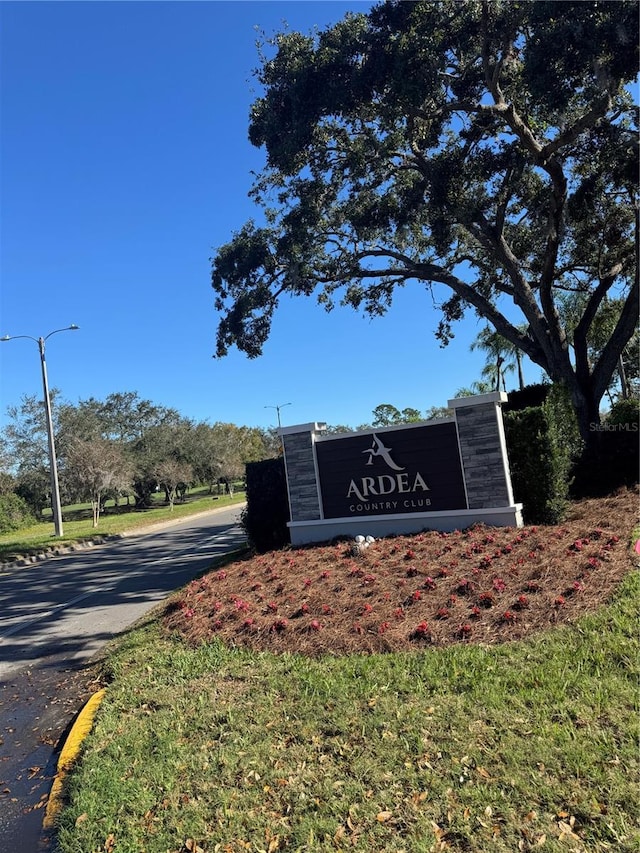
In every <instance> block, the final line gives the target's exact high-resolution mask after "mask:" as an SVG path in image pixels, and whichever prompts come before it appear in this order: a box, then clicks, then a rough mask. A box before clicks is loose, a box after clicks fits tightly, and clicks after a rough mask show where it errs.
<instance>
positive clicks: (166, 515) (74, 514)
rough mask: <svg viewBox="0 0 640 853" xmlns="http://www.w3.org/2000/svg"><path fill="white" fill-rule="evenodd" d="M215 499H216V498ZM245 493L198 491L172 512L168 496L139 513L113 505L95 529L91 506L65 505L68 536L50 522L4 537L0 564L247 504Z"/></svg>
mask: <svg viewBox="0 0 640 853" xmlns="http://www.w3.org/2000/svg"><path fill="white" fill-rule="evenodd" d="M214 498H215V499H214ZM244 499H245V496H244V492H236V493H235V494H234V495H233V497H229V496H228V495H220V496H219V497H218V496H212V495H210V494H209V492H208V489H206V488H202V489H195V490H193V492H191V493H190V494H189V496H188V499H187V500H186V501H185V502H184V503H175V504H174V506H173V510H171V509H170V508H169V507H168V506H166V505H165V503H164V496H163V495H157V496H155V503H154V506H152V507H151V508H149V509H145V510H135V509H134V507H133V506H131V507H126V506H121V507H120V509H119V511H118V512H116V511H115V509H114V507H113V505H112V504H109V505H108V507H107V512H106V513H104V514H102V515H101V516H100V520H99V524H98V527H93V523H92V518H91V507H90V506H88V505H87V504H76V505H74V506H65V507H63V510H62V515H63V521H64V523H63V530H64V536H63V537H57V536H55V534H54V531H53V523H52V522H51V521H49V520H46V521H43V522H40V523H38V524H34V525H32V526H31V527H27V528H23V529H22V530H18V531H13V532H11V533H4V534H2V535H0V563H1V562H3V561H9V560H10V559H12V558H13V557H19V556H22V555H28V554H34V553H38V552H40V551H43V550H45V549H47V548H54V547H56V546H63V545H70V544H71V543H73V542H82V541H83V540H87V539H95V538H96V537H100V536H113V535H118V534H120V533H123V532H125V531H129V530H135V529H138V528H143V527H146V526H149V525H151V524H156V523H157V522H159V521H170V520H177V519H180V518H185V517H187V516H189V515H194V514H196V513H199V512H206V511H207V510H211V509H218V508H220V507H224V506H228V505H230V504H233V503H238V502H241V501H244Z"/></svg>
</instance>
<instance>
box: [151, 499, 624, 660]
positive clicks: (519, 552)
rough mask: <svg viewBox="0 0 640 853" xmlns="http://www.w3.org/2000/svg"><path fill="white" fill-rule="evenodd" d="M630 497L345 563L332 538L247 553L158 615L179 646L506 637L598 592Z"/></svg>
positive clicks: (385, 645) (344, 550)
mask: <svg viewBox="0 0 640 853" xmlns="http://www.w3.org/2000/svg"><path fill="white" fill-rule="evenodd" d="M637 506H638V499H637V494H636V493H635V492H633V491H632V490H629V491H628V492H626V493H625V492H621V493H619V494H617V495H615V496H611V497H609V498H604V499H602V498H600V499H598V500H593V501H583V502H581V503H580V504H578V505H575V509H574V507H573V506H572V507H570V512H569V515H568V518H567V520H566V521H565V522H564V523H563V524H562V525H557V526H550V527H538V528H533V527H524V528H520V529H518V530H514V529H512V528H488V527H483V526H481V525H475V526H474V527H473V528H472V529H470V530H467V531H451V532H448V533H446V534H445V533H440V532H435V531H434V532H429V531H425V532H423V533H421V534H418V535H416V536H395V537H393V536H392V537H387V538H380V539H376V540H375V541H374V542H372V543H371V544H370V546H369V547H368V548H367V549H366V550H365V551H364V553H363V554H362V555H360V556H359V557H358V558H357V561H356V560H354V558H353V555H352V553H351V551H350V549H349V548H348V547H347V546H345V544H344V542H341V543H336V544H330V545H317V546H306V547H304V548H299V549H295V550H293V549H283V550H281V551H276V552H268V553H265V554H259V555H258V554H256V555H251V554H248V555H247V556H246V557H244V558H235V559H234V561H230V562H229V563H228V564H227V565H225V567H224V568H222V569H217V570H216V569H214V570H212V571H211V572H209V573H208V574H206V575H204V576H203V577H202V578H199V579H197V580H195V581H193V582H191V583H189V584H187V586H186V587H185V588H184V589H183V590H182V591H180V592H179V593H176V595H175V596H174V597H173V598H172V599H171V600H170V601H169V603H168V604H167V606H166V610H165V616H164V619H163V624H164V626H165V628H166V630H167V631H170V632H174V633H178V634H180V635H181V636H182V637H184V639H185V640H186V641H187V642H189V643H194V644H195V643H198V642H202V641H207V640H210V639H211V638H212V637H213V636H216V637H219V638H220V639H222V640H223V641H224V640H228V641H229V642H231V643H236V644H237V643H242V644H246V645H248V646H251V647H255V648H259V649H262V648H265V649H269V648H270V647H272V648H273V649H274V650H277V651H283V650H288V651H291V652H296V653H297V652H300V653H303V654H310V655H314V654H324V653H330V654H346V653H360V652H375V651H389V650H402V649H410V648H413V649H415V648H416V640H418V639H422V640H423V641H424V639H428V641H429V643H430V644H433V645H435V646H445V645H447V644H449V643H454V642H460V640H461V639H463V638H464V639H465V641H467V642H479V643H483V644H490V643H500V642H503V641H507V640H508V641H512V640H514V639H518V638H520V637H523V636H525V635H526V634H528V633H529V632H531V631H544V630H548V629H549V626H550V625H555V624H558V623H562V622H565V621H567V620H573V619H575V618H578V617H579V616H580V615H581V614H582V613H586V612H589V611H590V610H591V609H593V608H594V607H597V606H598V605H599V604H601V603H604V602H605V601H607V600H609V599H610V597H611V595H612V594H613V592H614V591H615V589H616V587H617V585H618V584H619V583H620V581H621V579H622V578H623V577H624V575H625V574H626V573H628V572H629V571H631V570H632V569H633V560H632V557H633V555H632V552H631V549H630V548H629V547H628V545H627V543H628V541H629V533H630V531H631V530H632V529H633V528H634V526H635V525H636V524H637ZM577 543H579V544H577ZM540 546H542V547H540ZM347 554H348V556H347ZM487 558H490V559H487ZM498 567H499V570H498ZM414 572H415V574H414ZM412 577H415V578H416V579H417V580H416V581H413V582H412V581H411V578H412ZM214 591H215V595H214ZM301 593H303V595H301ZM365 605H367V606H365ZM525 613H526V618H525ZM438 614H440V615H439V616H438ZM505 614H512V616H513V618H510V617H506V618H505ZM314 620H315V621H316V622H317V623H318V625H320V626H321V628H316V627H314V625H313V623H314ZM423 623H424V625H425V626H426V628H425V629H424V631H422V632H421V631H417V629H416V627H415V626H420V625H422V624H423ZM410 625H413V626H414V627H413V628H411V627H410ZM465 625H467V626H469V627H472V629H473V632H472V634H468V632H467V631H464V632H462V628H463V626H465Z"/></svg>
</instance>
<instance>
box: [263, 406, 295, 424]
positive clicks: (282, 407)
mask: <svg viewBox="0 0 640 853" xmlns="http://www.w3.org/2000/svg"><path fill="white" fill-rule="evenodd" d="M290 405H291V403H280V405H279V406H265V409H275V410H276V412H277V413H278V429H280V427H281V426H282V424H281V423H280V409H284V407H285V406H290Z"/></svg>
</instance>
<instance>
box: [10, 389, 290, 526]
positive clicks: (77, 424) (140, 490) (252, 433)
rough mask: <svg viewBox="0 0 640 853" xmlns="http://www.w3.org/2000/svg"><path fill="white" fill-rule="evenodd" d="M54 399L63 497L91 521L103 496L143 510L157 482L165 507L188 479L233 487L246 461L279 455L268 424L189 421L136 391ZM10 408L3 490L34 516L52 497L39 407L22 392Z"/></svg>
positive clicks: (215, 486)
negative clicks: (87, 505) (85, 505)
mask: <svg viewBox="0 0 640 853" xmlns="http://www.w3.org/2000/svg"><path fill="white" fill-rule="evenodd" d="M52 398H53V406H52V409H53V421H54V434H55V442H56V454H57V458H58V468H59V474H60V487H61V492H62V500H63V503H65V504H69V503H79V502H86V501H87V502H91V505H92V508H93V519H94V525H97V524H98V519H99V515H100V512H101V511H102V510H103V508H104V505H105V502H106V501H107V500H113V501H115V505H116V507H117V506H118V505H119V504H120V503H121V502H126V503H127V504H128V505H130V504H131V502H132V501H133V503H134V504H135V506H136V507H137V508H141V509H142V508H145V507H148V506H149V505H150V503H151V497H152V495H153V494H154V493H155V492H156V491H159V490H162V491H163V492H164V497H165V500H166V503H167V504H168V505H169V506H171V507H173V504H174V502H175V500H176V499H179V498H180V497H184V495H185V492H186V491H187V489H189V488H190V487H192V486H195V485H206V486H208V487H209V490H210V492H212V493H213V491H214V489H218V490H219V489H220V488H221V487H222V488H224V489H225V490H226V491H228V492H229V493H232V492H233V483H234V481H237V480H239V479H241V478H242V477H243V476H244V471H245V467H244V466H245V464H246V463H247V462H252V461H259V460H261V459H266V458H269V457H271V456H274V455H277V453H278V449H279V446H280V445H279V441H278V439H277V436H276V434H275V431H274V430H263V429H260V428H258V427H245V426H236V425H235V424H231V423H223V422H216V423H213V424H210V423H206V422H195V421H193V420H191V419H189V418H186V417H184V416H182V415H181V414H180V413H179V412H178V411H177V410H175V409H172V408H167V407H165V406H159V405H156V404H154V403H152V402H151V401H149V400H143V399H141V398H140V397H139V396H138V394H137V393H136V392H123V393H114V394H110V395H109V396H108V397H107V398H106V399H105V400H97V399H95V398H93V397H92V398H89V399H88V400H82V401H80V402H78V403H77V404H72V403H69V402H63V401H61V400H60V399H59V393H58V392H57V391H53V392H52ZM7 413H8V415H9V422H8V424H7V425H6V426H5V427H4V428H3V429H2V431H1V432H0V492H1V493H3V494H8V493H14V494H16V495H18V496H19V497H21V498H22V499H23V500H24V502H26V504H27V505H28V506H29V508H30V509H31V511H32V512H33V514H34V515H35V516H36V517H40V516H41V514H42V511H43V510H44V508H45V507H46V506H48V505H49V504H50V500H51V494H50V491H51V489H50V475H49V460H48V445H47V433H46V422H45V413H44V405H43V402H42V400H41V399H39V398H38V397H36V396H29V395H26V396H24V397H23V398H22V399H21V401H20V403H19V405H15V406H10V407H9V408H8V409H7Z"/></svg>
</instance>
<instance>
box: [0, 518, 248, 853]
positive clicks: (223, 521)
mask: <svg viewBox="0 0 640 853" xmlns="http://www.w3.org/2000/svg"><path fill="white" fill-rule="evenodd" d="M241 508H242V507H241V506H240V505H236V506H234V507H230V508H226V509H221V510H216V511H213V512H211V513H207V514H205V515H199V516H193V517H191V518H190V519H186V520H184V521H182V522H179V523H176V524H170V525H168V526H163V527H162V528H160V529H157V528H156V529H154V530H151V531H147V532H146V533H140V534H136V535H131V536H128V537H126V538H123V539H120V540H118V541H115V542H110V543H108V544H105V545H100V546H97V547H95V548H93V549H91V550H87V551H81V552H75V553H73V554H70V555H66V556H60V557H55V558H52V559H48V560H45V561H43V562H41V563H38V564H35V565H31V566H29V567H25V568H20V569H12V570H10V571H6V572H0V853H16V851H21V853H36V851H44V850H49V849H50V848H51V842H50V839H47V838H46V837H44V836H43V834H42V817H43V814H44V807H45V805H46V800H47V797H48V793H49V789H50V786H51V781H52V779H53V776H54V774H55V762H56V760H57V753H58V751H59V746H60V743H61V741H62V740H63V739H64V736H65V734H66V731H67V730H68V728H69V727H70V725H71V723H72V722H73V719H74V717H75V715H76V714H77V712H78V711H79V710H80V709H81V707H82V705H83V704H84V702H85V701H86V699H87V698H88V697H89V696H90V695H91V693H92V692H94V691H95V690H96V689H97V688H98V686H99V685H98V684H97V682H96V673H97V667H96V661H97V660H98V658H99V652H100V650H101V649H102V648H103V647H104V646H105V644H106V643H107V642H108V641H109V640H111V639H112V638H114V637H115V636H117V635H118V634H120V633H122V632H123V631H124V630H126V629H127V628H128V627H129V626H131V625H132V624H133V623H135V622H137V621H138V620H140V619H141V618H142V617H143V616H144V615H145V614H146V613H148V611H149V610H150V609H152V608H153V607H154V606H155V605H156V604H158V603H159V602H161V601H162V600H163V599H165V598H166V597H167V595H168V594H169V593H171V592H172V591H173V590H175V589H178V588H179V587H181V586H183V585H184V584H185V583H187V582H188V581H189V580H190V579H191V578H192V577H194V576H195V575H197V574H199V573H200V572H202V571H204V570H205V569H206V568H207V567H208V566H209V565H210V564H211V562H212V560H213V559H215V558H216V557H218V556H221V555H223V554H225V553H228V552H229V551H233V550H235V549H236V548H239V547H241V546H242V545H243V544H244V534H243V532H242V530H241V529H240V528H239V527H238V517H239V515H240V511H241Z"/></svg>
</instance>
